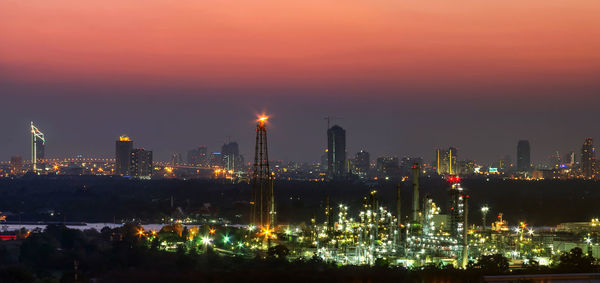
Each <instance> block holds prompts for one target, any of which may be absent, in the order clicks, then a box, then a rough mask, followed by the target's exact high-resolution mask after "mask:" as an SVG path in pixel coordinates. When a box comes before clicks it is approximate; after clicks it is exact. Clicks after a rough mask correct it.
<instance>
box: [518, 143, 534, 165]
mask: <svg viewBox="0 0 600 283" xmlns="http://www.w3.org/2000/svg"><path fill="white" fill-rule="evenodd" d="M517 171H518V172H521V173H526V172H529V171H531V148H530V146H529V141H527V140H520V141H519V143H518V144H517Z"/></svg>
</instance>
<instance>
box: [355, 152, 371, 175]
mask: <svg viewBox="0 0 600 283" xmlns="http://www.w3.org/2000/svg"><path fill="white" fill-rule="evenodd" d="M370 163H371V156H370V155H369V153H368V152H366V151H364V150H361V151H359V152H357V153H356V155H355V156H354V161H353V162H352V165H353V168H352V171H353V172H352V173H354V174H356V175H357V176H358V177H359V178H361V179H365V178H367V177H368V174H369V167H370Z"/></svg>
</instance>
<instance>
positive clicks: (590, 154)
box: [581, 138, 596, 179]
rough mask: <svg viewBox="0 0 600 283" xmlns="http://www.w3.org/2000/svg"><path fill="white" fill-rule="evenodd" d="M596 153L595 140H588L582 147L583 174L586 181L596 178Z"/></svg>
mask: <svg viewBox="0 0 600 283" xmlns="http://www.w3.org/2000/svg"><path fill="white" fill-rule="evenodd" d="M595 163H596V153H595V149H594V140H593V139H592V138H586V139H585V142H583V146H582V147H581V174H582V175H583V178H585V179H593V178H594V177H595V168H594V167H595V166H594V165H595Z"/></svg>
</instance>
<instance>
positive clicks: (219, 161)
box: [209, 152, 225, 168]
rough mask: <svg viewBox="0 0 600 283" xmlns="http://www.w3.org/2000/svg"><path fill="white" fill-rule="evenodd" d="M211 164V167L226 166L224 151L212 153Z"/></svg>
mask: <svg viewBox="0 0 600 283" xmlns="http://www.w3.org/2000/svg"><path fill="white" fill-rule="evenodd" d="M209 165H210V167H219V168H225V159H224V158H223V153H221V152H213V153H211V154H210V161H209Z"/></svg>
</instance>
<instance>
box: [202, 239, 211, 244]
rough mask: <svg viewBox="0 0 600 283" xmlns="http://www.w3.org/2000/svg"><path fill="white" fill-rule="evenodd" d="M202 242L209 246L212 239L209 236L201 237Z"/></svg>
mask: <svg viewBox="0 0 600 283" xmlns="http://www.w3.org/2000/svg"><path fill="white" fill-rule="evenodd" d="M202 244H204V245H205V246H209V245H210V244H212V239H211V238H209V237H202Z"/></svg>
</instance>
